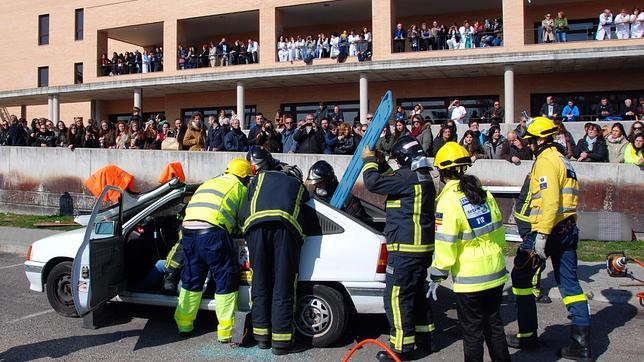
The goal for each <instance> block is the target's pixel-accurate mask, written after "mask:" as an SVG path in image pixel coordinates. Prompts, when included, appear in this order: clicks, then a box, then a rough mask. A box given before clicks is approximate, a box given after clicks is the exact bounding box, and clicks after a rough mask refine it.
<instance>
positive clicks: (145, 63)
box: [141, 50, 151, 73]
mask: <svg viewBox="0 0 644 362" xmlns="http://www.w3.org/2000/svg"><path fill="white" fill-rule="evenodd" d="M141 63H142V64H141V68H142V69H141V72H142V73H147V72H149V71H150V65H151V62H150V55H149V54H148V51H147V50H144V51H143V55H141Z"/></svg>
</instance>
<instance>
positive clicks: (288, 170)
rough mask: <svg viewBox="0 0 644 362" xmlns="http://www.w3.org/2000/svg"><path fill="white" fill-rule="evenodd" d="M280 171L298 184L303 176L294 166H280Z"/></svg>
mask: <svg viewBox="0 0 644 362" xmlns="http://www.w3.org/2000/svg"><path fill="white" fill-rule="evenodd" d="M282 170H283V171H284V173H286V174H287V175H289V176H293V177H295V178H296V179H298V180H299V181H300V182H301V181H302V178H303V177H304V175H303V174H302V170H300V168H299V167H297V166H295V165H284V166H282Z"/></svg>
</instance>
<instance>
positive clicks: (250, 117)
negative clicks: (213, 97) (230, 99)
mask: <svg viewBox="0 0 644 362" xmlns="http://www.w3.org/2000/svg"><path fill="white" fill-rule="evenodd" d="M219 111H224V113H225V114H226V117H228V118H230V115H231V114H232V112H237V107H233V106H221V107H206V108H186V109H182V110H181V115H182V119H183V122H184V123H185V124H188V123H187V122H189V121H190V118H192V114H193V113H194V112H201V114H203V120H204V121H205V120H207V119H208V116H210V115H213V116H215V117H217V115H218V114H219ZM255 113H257V106H255V105H248V104H247V105H246V106H245V107H244V118H245V119H244V120H243V125H242V128H245V129H248V128H250V127H249V125H250V124H251V121H252V122H253V124H255V123H254V122H255Z"/></svg>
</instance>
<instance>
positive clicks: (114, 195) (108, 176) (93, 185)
mask: <svg viewBox="0 0 644 362" xmlns="http://www.w3.org/2000/svg"><path fill="white" fill-rule="evenodd" d="M133 182H134V176H132V175H130V174H129V173H127V172H125V171H124V170H122V169H120V168H119V167H118V166H116V165H107V166H105V167H103V168H101V169H100V170H98V171H96V172H95V173H94V174H93V175H92V176H90V177H89V178H88V179H87V181H85V187H87V189H88V190H89V192H91V193H92V195H94V196H95V197H98V196H100V195H101V192H103V189H104V188H105V186H116V187H118V188H120V189H121V190H126V189H127V188H129V187H130V186H131V185H132V183H133ZM106 198H107V200H110V201H112V202H117V201H118V199H119V194H118V192H114V191H110V192H108V193H107V195H106ZM107 200H106V201H107Z"/></svg>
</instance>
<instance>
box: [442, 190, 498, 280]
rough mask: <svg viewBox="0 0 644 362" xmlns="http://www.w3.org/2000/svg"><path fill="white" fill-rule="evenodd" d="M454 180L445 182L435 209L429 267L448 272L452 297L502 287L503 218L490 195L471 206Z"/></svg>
mask: <svg viewBox="0 0 644 362" xmlns="http://www.w3.org/2000/svg"><path fill="white" fill-rule="evenodd" d="M458 183H459V181H457V180H452V181H449V182H447V184H446V185H445V188H443V191H442V192H441V193H440V195H438V198H437V205H436V221H435V230H436V243H435V249H434V262H433V263H432V266H433V267H434V268H435V269H438V270H440V271H442V272H444V273H445V274H446V275H447V273H448V272H450V271H451V273H452V278H453V280H454V292H455V293H471V292H478V291H482V290H487V289H491V288H494V287H497V286H499V285H503V284H505V282H506V281H507V280H508V272H507V270H506V269H505V258H504V257H503V247H504V245H505V227H504V226H503V217H502V216H501V211H500V210H499V207H498V205H497V204H496V201H495V200H494V197H492V194H491V193H489V192H487V201H486V202H485V203H484V204H483V205H473V204H471V203H470V202H469V201H468V200H467V198H466V197H465V194H464V193H463V192H461V191H459V190H458Z"/></svg>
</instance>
